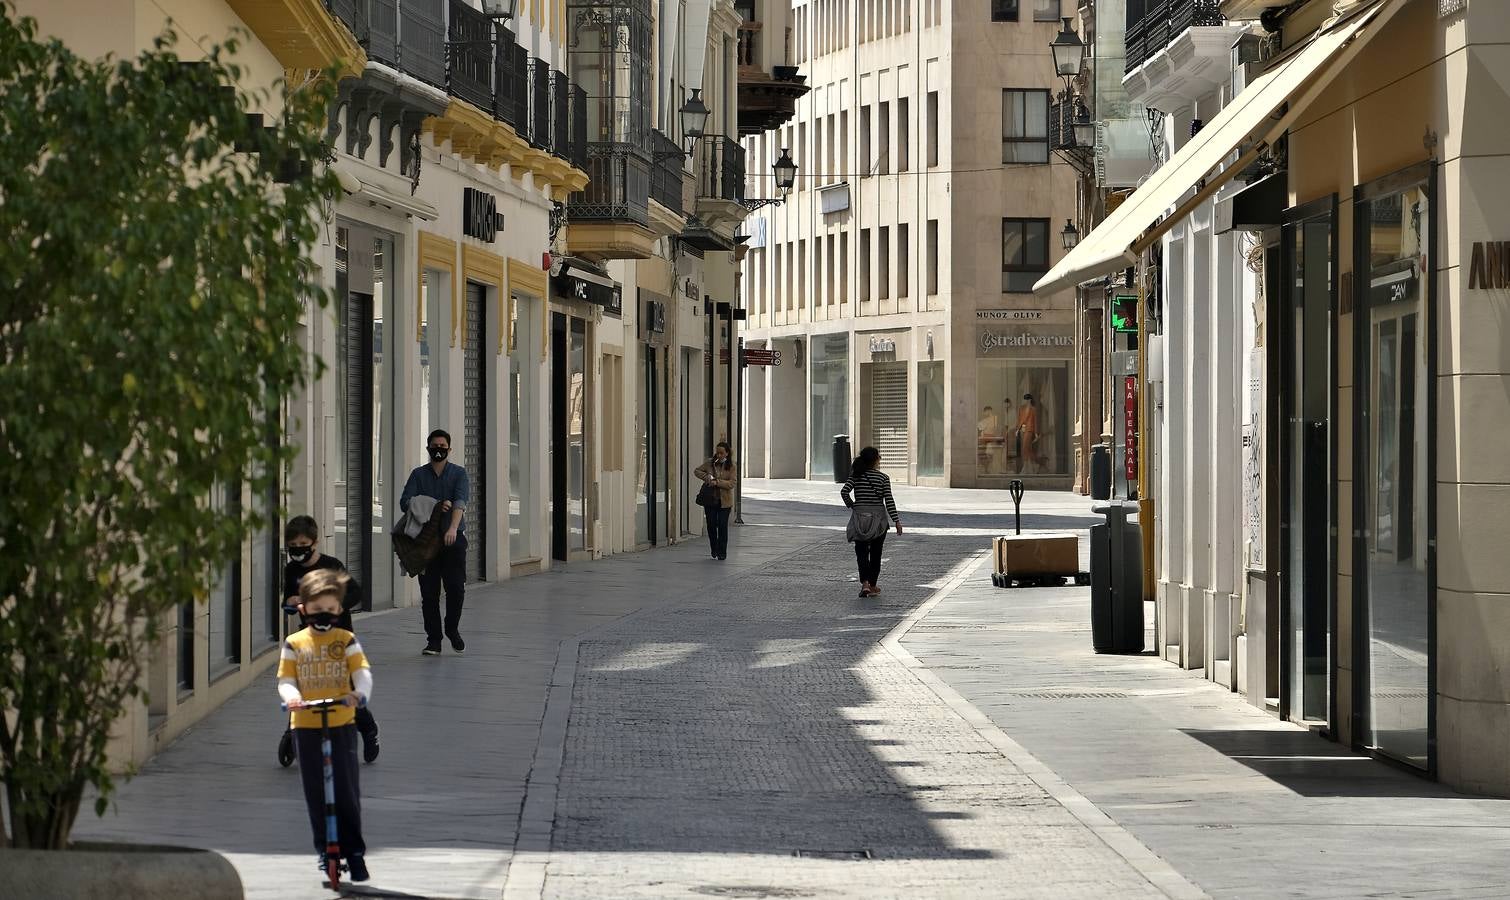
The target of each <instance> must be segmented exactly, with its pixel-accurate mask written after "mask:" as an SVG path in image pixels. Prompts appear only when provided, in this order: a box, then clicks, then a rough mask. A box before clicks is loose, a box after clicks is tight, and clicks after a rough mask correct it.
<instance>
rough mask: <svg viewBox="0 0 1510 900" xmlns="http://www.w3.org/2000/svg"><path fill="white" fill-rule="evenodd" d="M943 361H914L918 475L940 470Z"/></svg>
mask: <svg viewBox="0 0 1510 900" xmlns="http://www.w3.org/2000/svg"><path fill="white" fill-rule="evenodd" d="M944 421H945V419H944V363H943V361H942V360H939V361H934V362H922V363H918V426H917V427H918V436H917V447H918V449H917V455H918V468H917V472H918V475H919V476H922V477H928V476H940V475H943V474H944V427H945V426H944Z"/></svg>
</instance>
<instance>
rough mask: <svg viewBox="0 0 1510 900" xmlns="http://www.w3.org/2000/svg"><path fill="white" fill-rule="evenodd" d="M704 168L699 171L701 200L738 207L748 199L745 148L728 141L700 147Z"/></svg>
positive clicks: (717, 140) (713, 141) (713, 140)
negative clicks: (725, 202)
mask: <svg viewBox="0 0 1510 900" xmlns="http://www.w3.org/2000/svg"><path fill="white" fill-rule="evenodd" d="M698 152H699V153H701V154H702V165H701V166H699V167H698V185H697V196H698V197H699V198H708V199H711V200H729V201H732V202H735V203H738V202H739V201H741V200H743V199H744V198H745V148H743V147H741V146H740V145H739V142H738V141H736V140H734V139H733V138H728V137H721V136H720V137H714V138H709V139H707V140H705V141H703V142H702V143H701V144H700V146H699V147H698Z"/></svg>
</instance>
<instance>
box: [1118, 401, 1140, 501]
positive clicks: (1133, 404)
mask: <svg viewBox="0 0 1510 900" xmlns="http://www.w3.org/2000/svg"><path fill="white" fill-rule="evenodd" d="M1122 415H1123V417H1124V418H1123V421H1122V427H1123V432H1122V434H1123V441H1124V444H1123V448H1124V451H1125V453H1126V457H1125V459H1124V460H1123V466H1124V469H1125V474H1126V475H1127V484H1128V489H1129V490H1131V489H1132V483H1133V482H1134V481H1136V480H1137V479H1138V377H1137V376H1136V375H1128V376H1127V377H1126V379H1124V381H1123V387H1122Z"/></svg>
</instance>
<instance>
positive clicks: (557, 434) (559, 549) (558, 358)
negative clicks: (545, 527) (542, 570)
mask: <svg viewBox="0 0 1510 900" xmlns="http://www.w3.org/2000/svg"><path fill="white" fill-rule="evenodd" d="M566 393H567V391H566V316H565V315H564V314H562V313H558V312H553V313H551V393H550V398H551V404H550V405H551V409H550V420H551V503H550V507H551V559H555V560H561V561H563V562H564V561H565V560H566V556H567V552H568V551H567V535H566V531H567V522H566V519H567V515H566V469H567V466H566V422H567V408H566Z"/></svg>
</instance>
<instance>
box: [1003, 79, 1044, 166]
mask: <svg viewBox="0 0 1510 900" xmlns="http://www.w3.org/2000/svg"><path fill="white" fill-rule="evenodd" d="M1001 161H1002V162H1003V163H1046V162H1048V161H1049V92H1048V91H1044V90H1038V89H1036V88H1034V89H1028V90H1022V89H1018V88H1008V89H1006V90H1003V91H1002V92H1001Z"/></svg>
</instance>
